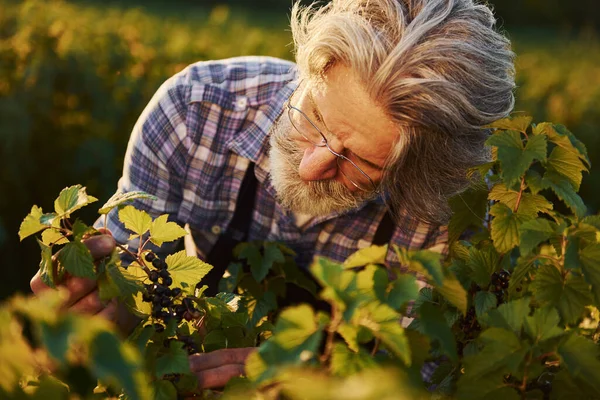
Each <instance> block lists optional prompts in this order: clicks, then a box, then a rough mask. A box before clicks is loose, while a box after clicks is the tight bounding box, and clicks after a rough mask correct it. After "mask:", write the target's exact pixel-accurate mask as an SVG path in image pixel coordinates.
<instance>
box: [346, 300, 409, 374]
mask: <svg viewBox="0 0 600 400" xmlns="http://www.w3.org/2000/svg"><path fill="white" fill-rule="evenodd" d="M362 311H363V313H362V314H361V316H360V318H359V321H358V323H359V324H360V325H362V326H364V327H365V328H367V329H368V330H370V331H371V332H372V333H373V336H375V337H376V338H379V340H381V343H382V344H383V345H385V347H386V348H387V349H388V350H390V351H391V352H392V353H394V354H395V355H396V357H398V358H399V359H400V360H402V361H403V362H404V364H405V365H407V366H410V365H411V351H410V346H409V344H408V339H407V338H406V335H405V333H404V329H403V328H402V326H401V325H400V318H401V316H400V314H398V313H397V312H396V311H394V310H393V309H392V308H391V307H390V306H388V305H386V304H380V303H377V302H372V303H369V304H368V305H366V306H365V307H364V308H363V309H362Z"/></svg>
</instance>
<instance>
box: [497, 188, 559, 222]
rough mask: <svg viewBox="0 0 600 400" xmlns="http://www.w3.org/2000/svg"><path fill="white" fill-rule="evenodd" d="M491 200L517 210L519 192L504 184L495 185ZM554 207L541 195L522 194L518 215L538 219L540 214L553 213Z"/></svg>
mask: <svg viewBox="0 0 600 400" xmlns="http://www.w3.org/2000/svg"><path fill="white" fill-rule="evenodd" d="M488 198H489V199H490V200H496V201H499V202H501V203H502V204H505V205H506V206H507V207H508V208H510V209H511V210H514V209H515V206H516V205H517V201H518V198H519V192H517V191H514V190H509V189H508V188H507V187H506V185H505V184H504V183H498V184H496V185H494V187H493V188H492V190H491V191H490V194H489V196H488ZM552 208H553V205H552V203H550V202H549V201H548V200H546V198H545V197H543V196H541V195H536V194H531V193H525V192H524V193H522V194H521V201H520V203H519V208H518V210H517V211H518V213H519V214H522V215H526V216H530V217H537V215H538V214H539V213H540V212H543V213H548V212H550V211H552Z"/></svg>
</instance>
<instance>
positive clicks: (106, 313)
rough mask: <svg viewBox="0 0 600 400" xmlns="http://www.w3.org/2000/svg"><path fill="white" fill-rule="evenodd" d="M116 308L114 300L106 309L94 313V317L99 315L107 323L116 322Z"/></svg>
mask: <svg viewBox="0 0 600 400" xmlns="http://www.w3.org/2000/svg"><path fill="white" fill-rule="evenodd" d="M117 306H118V304H117V302H116V300H114V299H113V300H111V301H110V302H109V303H108V305H107V306H106V307H104V308H103V309H102V310H100V311H99V312H98V313H96V315H99V316H101V317H102V318H104V319H106V320H108V321H112V322H117Z"/></svg>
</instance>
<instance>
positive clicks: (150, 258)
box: [146, 253, 156, 262]
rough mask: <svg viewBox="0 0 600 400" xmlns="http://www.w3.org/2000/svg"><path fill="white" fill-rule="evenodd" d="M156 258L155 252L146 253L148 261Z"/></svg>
mask: <svg viewBox="0 0 600 400" xmlns="http://www.w3.org/2000/svg"><path fill="white" fill-rule="evenodd" d="M155 258H156V256H155V255H154V253H146V261H148V262H152V260H154V259H155Z"/></svg>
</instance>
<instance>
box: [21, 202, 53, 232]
mask: <svg viewBox="0 0 600 400" xmlns="http://www.w3.org/2000/svg"><path fill="white" fill-rule="evenodd" d="M42 214H43V213H42V209H41V208H40V207H38V206H33V207H31V211H30V212H29V214H27V216H26V217H25V219H23V222H21V226H20V227H19V239H20V240H23V239H25V238H26V237H28V236H31V235H34V234H36V233H38V232H39V231H41V230H42V229H46V228H48V226H50V224H43V223H42V222H40V219H41V217H42Z"/></svg>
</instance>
